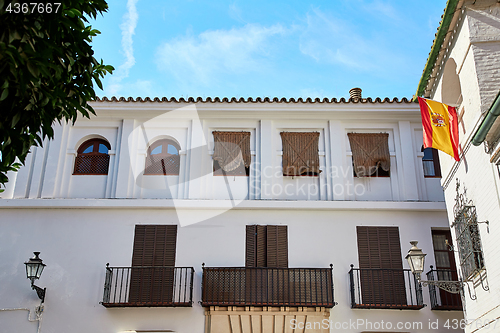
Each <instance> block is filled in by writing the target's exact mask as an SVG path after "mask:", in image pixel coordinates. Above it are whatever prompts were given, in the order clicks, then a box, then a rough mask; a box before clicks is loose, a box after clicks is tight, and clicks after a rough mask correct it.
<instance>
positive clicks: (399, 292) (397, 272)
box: [356, 226, 406, 305]
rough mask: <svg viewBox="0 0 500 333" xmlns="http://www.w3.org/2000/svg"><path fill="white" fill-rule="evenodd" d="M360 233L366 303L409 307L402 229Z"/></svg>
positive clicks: (363, 229) (368, 229) (365, 229)
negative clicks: (407, 303) (400, 230)
mask: <svg viewBox="0 0 500 333" xmlns="http://www.w3.org/2000/svg"><path fill="white" fill-rule="evenodd" d="M356 231H357V236H358V256H359V268H360V270H361V272H360V273H361V274H360V279H361V294H362V297H363V299H362V303H363V304H379V305H391V304H392V305H406V289H405V281H404V274H403V261H402V258H401V243H400V240H399V229H398V227H361V226H358V227H356ZM381 269H383V270H381Z"/></svg>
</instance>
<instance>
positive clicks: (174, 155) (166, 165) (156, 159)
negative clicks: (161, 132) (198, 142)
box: [144, 139, 181, 176]
mask: <svg viewBox="0 0 500 333" xmlns="http://www.w3.org/2000/svg"><path fill="white" fill-rule="evenodd" d="M180 149H181V148H180V146H179V145H178V144H177V142H175V141H173V140H170V139H162V140H158V141H156V142H154V143H153V144H152V145H151V146H149V147H148V150H147V155H146V166H145V168H144V174H145V175H164V176H167V175H168V176H178V175H179V166H180V156H179V151H180Z"/></svg>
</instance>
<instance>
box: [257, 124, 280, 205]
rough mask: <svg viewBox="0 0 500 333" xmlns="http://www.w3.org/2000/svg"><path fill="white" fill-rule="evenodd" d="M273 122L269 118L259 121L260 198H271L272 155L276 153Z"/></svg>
mask: <svg viewBox="0 0 500 333" xmlns="http://www.w3.org/2000/svg"><path fill="white" fill-rule="evenodd" d="M273 137H274V136H273V122H272V121H271V120H261V121H260V156H261V161H260V198H261V199H272V198H273V195H272V187H273V176H274V172H275V170H274V165H273V160H274V155H275V154H276V150H275V146H274V140H273Z"/></svg>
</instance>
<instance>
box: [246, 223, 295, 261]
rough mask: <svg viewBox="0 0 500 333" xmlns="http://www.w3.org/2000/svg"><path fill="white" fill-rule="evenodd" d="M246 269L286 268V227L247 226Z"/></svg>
mask: <svg viewBox="0 0 500 333" xmlns="http://www.w3.org/2000/svg"><path fill="white" fill-rule="evenodd" d="M245 257H246V259H245V266H246V267H281V268H286V267H288V230H287V226H286V225H267V226H265V225H247V227H246V249H245Z"/></svg>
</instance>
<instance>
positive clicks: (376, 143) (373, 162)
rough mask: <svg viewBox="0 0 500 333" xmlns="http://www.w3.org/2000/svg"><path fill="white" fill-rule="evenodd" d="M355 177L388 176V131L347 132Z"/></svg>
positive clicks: (389, 164) (389, 162)
mask: <svg viewBox="0 0 500 333" xmlns="http://www.w3.org/2000/svg"><path fill="white" fill-rule="evenodd" d="M347 137H348V138H349V143H350V145H351V152H352V162H353V169H354V176H355V177H389V176H390V168H391V157H390V153H389V134H388V133H347Z"/></svg>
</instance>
